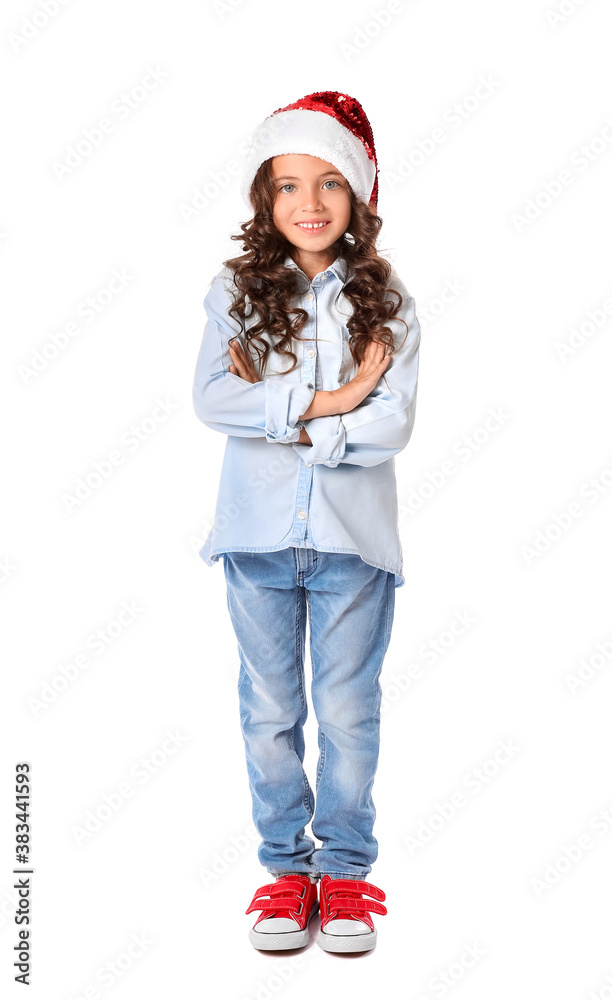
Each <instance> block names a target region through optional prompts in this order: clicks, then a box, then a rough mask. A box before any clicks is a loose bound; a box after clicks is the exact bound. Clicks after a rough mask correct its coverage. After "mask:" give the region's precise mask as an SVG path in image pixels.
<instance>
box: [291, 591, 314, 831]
mask: <svg viewBox="0 0 612 1000" xmlns="http://www.w3.org/2000/svg"><path fill="white" fill-rule="evenodd" d="M296 594H297V596H296V602H295V670H296V674H297V680H298V690H299V693H300V715H301V714H302V712H303V710H304V708H305V707H306V696H305V693H304V671H303V667H302V654H303V650H302V631H301V628H300V621H301V617H302V616H301V608H302V591H301V588H300V587H299V585H298V587H297V588H296ZM296 726H297V722H296V723H295V724H294V725H293V727H292V729H291V736H290V739H291V749H292V750H293V751H294V753H295V752H296V751H295V738H294V733H295V727H296ZM298 764H300V767H301V768H302V783H303V786H304V796H303V799H302V801H303V804H304V809H305V810H306V812H307V813H308V814H309V815H310V785H309V783H308V776H307V774H306V771H305V770H304V765H303V764H302V763H301V761H300V760H299V758H298ZM311 818H312V817H311Z"/></svg>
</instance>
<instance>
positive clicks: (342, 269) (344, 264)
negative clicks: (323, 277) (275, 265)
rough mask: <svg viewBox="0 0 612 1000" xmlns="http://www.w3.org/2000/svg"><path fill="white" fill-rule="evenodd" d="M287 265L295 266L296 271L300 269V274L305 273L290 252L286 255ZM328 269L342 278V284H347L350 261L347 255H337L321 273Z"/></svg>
mask: <svg viewBox="0 0 612 1000" xmlns="http://www.w3.org/2000/svg"><path fill="white" fill-rule="evenodd" d="M285 267H293V268H295V269H296V271H299V272H300V274H304V272H303V271H302V269H301V268H300V267H298V265H297V264H296V263H295V261H294V259H293V257H291V256H290V255H289V254H287V256H286V257H285ZM326 271H331V272H332V273H333V274H335V275H336V277H337V278H339V279H340V281H341V282H342V284H343V285H345V284H346V279H347V274H348V261H347V260H346V258H345V257H343V256H342V254H339V255H338V256H337V257H336V259H335V261H334V262H333V264H330V265H329V267H327V268H326V269H325V271H323V272H321V273H323V274H324V273H325V272H326ZM304 277H306V278H307V275H304ZM307 280H308V279H307Z"/></svg>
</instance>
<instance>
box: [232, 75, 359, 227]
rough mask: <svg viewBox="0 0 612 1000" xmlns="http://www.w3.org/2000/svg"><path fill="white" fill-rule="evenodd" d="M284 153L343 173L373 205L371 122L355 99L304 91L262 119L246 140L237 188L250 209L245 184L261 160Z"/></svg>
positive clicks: (354, 187) (252, 176)
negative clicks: (304, 156)
mask: <svg viewBox="0 0 612 1000" xmlns="http://www.w3.org/2000/svg"><path fill="white" fill-rule="evenodd" d="M285 153H308V154H310V156H318V157H320V159H322V160H326V161H327V162H328V163H332V164H333V165H334V167H335V168H336V169H337V170H339V171H340V173H341V174H343V175H344V177H346V179H347V181H348V182H349V184H350V185H351V187H352V189H353V191H354V192H355V194H356V196H357V197H358V198H359V199H360V200H361V201H365V202H369V203H370V204H372V205H373V206H374V208H376V205H377V202H378V163H377V161H376V150H375V148H374V136H373V135H372V127H371V125H370V123H369V121H368V119H367V117H366V113H365V111H364V110H363V108H362V106H361V104H360V103H359V101H357V100H355V98H354V97H349V95H348V94H339V93H338V92H337V91H335V90H321V91H317V93H315V94H307V96H306V97H302V99H301V100H299V101H296V102H295V103H294V104H288V105H287V106H286V107H284V108H278V109H277V110H276V111H274V112H273V113H272V114H271V115H269V116H268V117H267V118H265V119H264V121H263V122H262V123H261V125H259V126H258V127H257V128H256V129H255V132H254V133H253V135H252V136H251V139H250V141H249V145H248V149H247V153H246V156H245V162H244V167H243V172H242V179H241V182H240V193H241V195H242V197H243V198H244V200H245V202H246V204H247V205H248V207H249V208H250V209H251V211H254V206H253V204H252V202H251V200H250V190H251V184H252V183H253V179H254V177H255V174H256V173H257V171H258V170H259V168H260V166H261V164H262V163H264V162H265V160H269V159H270V158H271V157H272V156H282V155H283V154H285Z"/></svg>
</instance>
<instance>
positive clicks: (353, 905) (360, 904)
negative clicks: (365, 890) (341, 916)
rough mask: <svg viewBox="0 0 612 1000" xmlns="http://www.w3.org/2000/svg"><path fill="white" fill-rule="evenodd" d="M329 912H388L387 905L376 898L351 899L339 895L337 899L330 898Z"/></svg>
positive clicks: (383, 913)
mask: <svg viewBox="0 0 612 1000" xmlns="http://www.w3.org/2000/svg"><path fill="white" fill-rule="evenodd" d="M327 912H328V914H329V915H330V916H331V915H332V914H334V913H340V912H349V913H380V914H382V915H383V916H384V915H385V913H386V912H387V907H386V906H383V904H382V903H378V902H376V900H375V899H349V898H348V897H342V896H339V897H338V898H337V899H330V900H329V906H328V911H327Z"/></svg>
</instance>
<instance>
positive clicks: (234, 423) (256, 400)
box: [192, 275, 315, 444]
mask: <svg viewBox="0 0 612 1000" xmlns="http://www.w3.org/2000/svg"><path fill="white" fill-rule="evenodd" d="M231 304H232V296H231V292H230V289H229V287H228V281H227V279H226V278H225V277H224V276H223V275H217V276H215V277H214V278H213V280H212V282H211V286H210V288H209V290H208V292H207V294H206V297H205V299H204V308H205V310H206V316H207V320H206V325H205V328H204V335H203V337H202V343H201V346H200V350H199V353H198V358H197V362H196V370H195V376H194V380H193V389H192V398H193V407H194V410H195V413H196V416H197V417H198V419H199V420H201V421H202V423H204V424H206V426H207V427H210V428H211V429H212V430H216V431H219V432H220V433H222V434H228V435H235V436H239V437H265V438H266V440H267V441H269V442H270V443H279V442H280V443H283V444H292V443H293V442H296V441H297V440H298V438H299V435H300V427H298V426H297V424H298V418H299V417H300V415H301V414H302V413H305V412H306V410H307V409H308V407H309V406H310V404H311V403H312V400H313V399H314V394H315V388H314V385H312V383H310V382H291V381H288V380H287V378H286V377H284V378H283V377H280V376H271V377H269V378H267V379H264V380H261V381H259V382H247V381H246V380H245V379H243V378H240V376H238V375H235V374H234V373H233V372H230V371H229V366H230V364H231V363H232V361H231V356H230V353H229V347H228V343H229V340H230V339H231V338H232V337H235V336H236V335H237V334H240V332H241V331H240V326H239V324H238V323H237V321H236V320H235V319H234V318H233V317H231V316H230V315H229V313H228V311H227V310H228V307H229V306H230V305H231ZM241 346H242V347H243V348H244V343H242V344H241Z"/></svg>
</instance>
